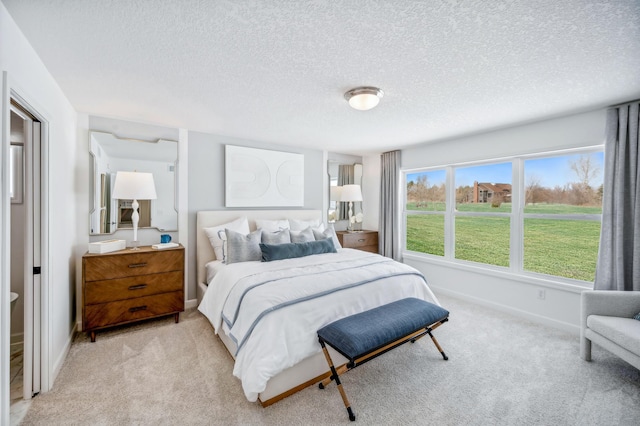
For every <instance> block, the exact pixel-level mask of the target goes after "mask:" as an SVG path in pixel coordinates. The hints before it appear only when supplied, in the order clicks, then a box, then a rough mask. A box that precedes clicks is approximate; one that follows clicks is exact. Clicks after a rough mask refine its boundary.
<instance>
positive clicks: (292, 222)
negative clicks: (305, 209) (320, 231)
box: [289, 219, 324, 231]
mask: <svg viewBox="0 0 640 426" xmlns="http://www.w3.org/2000/svg"><path fill="white" fill-rule="evenodd" d="M323 225H324V224H323ZM318 226H320V220H319V219H312V220H297V219H289V228H290V229H291V230H292V231H303V230H305V229H307V228H309V227H311V228H317V227H318Z"/></svg>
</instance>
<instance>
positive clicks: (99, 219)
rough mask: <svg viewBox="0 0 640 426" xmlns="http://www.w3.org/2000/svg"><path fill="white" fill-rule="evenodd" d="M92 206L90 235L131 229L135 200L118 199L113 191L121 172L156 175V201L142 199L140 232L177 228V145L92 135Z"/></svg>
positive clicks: (167, 141)
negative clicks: (142, 229) (144, 229)
mask: <svg viewBox="0 0 640 426" xmlns="http://www.w3.org/2000/svg"><path fill="white" fill-rule="evenodd" d="M89 155H90V173H89V174H90V178H91V182H90V185H89V188H90V206H89V227H90V229H89V234H90V235H100V234H113V233H114V232H116V231H117V230H119V229H127V228H129V229H130V228H132V227H133V224H132V222H131V214H132V212H133V210H132V208H131V201H132V200H116V199H113V198H112V197H111V191H112V189H113V184H114V182H115V179H116V173H117V172H118V171H137V172H147V173H153V180H154V183H155V186H156V194H157V199H155V200H139V204H140V206H139V208H138V213H139V215H140V220H139V223H138V229H141V228H156V229H158V230H159V231H176V230H177V229H178V211H177V208H176V188H177V185H176V163H177V161H178V143H177V142H176V141H169V140H163V139H159V140H156V141H143V140H138V139H124V138H118V137H116V136H115V135H112V134H111V133H103V132H95V131H91V132H89Z"/></svg>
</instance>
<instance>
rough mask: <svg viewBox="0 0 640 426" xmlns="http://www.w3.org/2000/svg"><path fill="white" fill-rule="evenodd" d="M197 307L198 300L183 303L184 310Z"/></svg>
mask: <svg viewBox="0 0 640 426" xmlns="http://www.w3.org/2000/svg"><path fill="white" fill-rule="evenodd" d="M197 306H198V299H190V300H187V301H186V302H184V308H185V309H190V308H196V307H197Z"/></svg>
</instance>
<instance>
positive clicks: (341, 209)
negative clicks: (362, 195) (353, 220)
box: [337, 164, 355, 220]
mask: <svg viewBox="0 0 640 426" xmlns="http://www.w3.org/2000/svg"><path fill="white" fill-rule="evenodd" d="M353 183H355V167H354V166H353V164H340V165H339V166H338V186H343V185H351V184H353ZM337 210H338V220H345V219H349V203H338V208H337Z"/></svg>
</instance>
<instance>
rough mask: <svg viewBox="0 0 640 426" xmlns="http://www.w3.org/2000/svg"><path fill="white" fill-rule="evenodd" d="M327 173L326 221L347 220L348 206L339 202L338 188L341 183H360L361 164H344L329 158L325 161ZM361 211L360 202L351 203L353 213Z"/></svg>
mask: <svg viewBox="0 0 640 426" xmlns="http://www.w3.org/2000/svg"><path fill="white" fill-rule="evenodd" d="M327 171H328V173H329V211H328V212H327V221H328V222H332V223H335V222H337V221H341V220H345V221H348V220H349V213H348V212H349V207H348V205H347V203H342V202H340V189H339V187H341V186H342V185H348V184H356V185H362V164H360V163H354V164H344V163H341V162H339V161H334V160H329V161H328V162H327ZM361 212H362V203H361V202H356V203H353V214H354V215H356V214H358V213H361Z"/></svg>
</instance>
